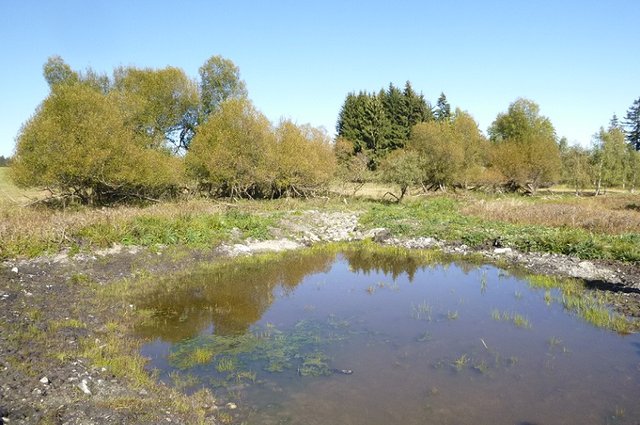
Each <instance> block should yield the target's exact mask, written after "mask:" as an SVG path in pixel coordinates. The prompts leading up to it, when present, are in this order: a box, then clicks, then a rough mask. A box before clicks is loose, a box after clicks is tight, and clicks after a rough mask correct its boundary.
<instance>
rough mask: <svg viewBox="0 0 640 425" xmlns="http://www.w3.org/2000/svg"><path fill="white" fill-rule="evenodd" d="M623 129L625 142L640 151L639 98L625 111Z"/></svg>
mask: <svg viewBox="0 0 640 425" xmlns="http://www.w3.org/2000/svg"><path fill="white" fill-rule="evenodd" d="M624 127H625V134H626V136H627V142H628V143H629V145H631V146H632V147H633V148H634V149H635V150H637V151H640V97H639V98H637V99H636V100H635V101H634V102H633V105H631V107H630V108H629V110H628V111H627V116H626V117H625V120H624Z"/></svg>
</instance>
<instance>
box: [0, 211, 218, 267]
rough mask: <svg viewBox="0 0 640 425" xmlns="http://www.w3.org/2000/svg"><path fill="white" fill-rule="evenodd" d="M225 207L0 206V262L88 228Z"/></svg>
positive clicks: (67, 240) (53, 246) (66, 240)
mask: <svg viewBox="0 0 640 425" xmlns="http://www.w3.org/2000/svg"><path fill="white" fill-rule="evenodd" d="M227 209H228V207H227V206H225V205H224V204H221V203H215V202H211V201H206V200H192V201H182V202H164V203H161V204H155V205H151V206H147V207H133V206H118V207H113V208H101V209H91V208H87V207H83V208H80V209H78V210H72V209H67V210H52V209H48V208H45V207H40V208H36V207H20V206H16V205H6V204H4V205H2V204H0V258H2V257H5V258H6V257H14V256H34V255H38V254H40V253H42V252H51V251H56V250H58V249H59V248H60V247H61V246H62V245H68V244H73V243H74V241H73V240H72V235H75V234H77V233H78V232H80V230H81V229H84V228H86V227H88V226H96V225H98V226H99V225H104V226H107V227H109V228H115V229H117V228H119V227H122V226H126V225H127V224H128V223H130V222H131V221H132V220H134V219H136V218H141V217H149V216H151V217H156V218H160V219H167V220H172V219H179V218H180V217H188V216H193V215H207V214H216V213H220V212H224V211H225V210H227Z"/></svg>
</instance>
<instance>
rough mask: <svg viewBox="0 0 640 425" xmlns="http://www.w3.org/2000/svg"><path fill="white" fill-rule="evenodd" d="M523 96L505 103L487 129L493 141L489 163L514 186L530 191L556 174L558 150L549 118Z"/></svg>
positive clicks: (559, 163)
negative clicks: (505, 105) (505, 107)
mask: <svg viewBox="0 0 640 425" xmlns="http://www.w3.org/2000/svg"><path fill="white" fill-rule="evenodd" d="M539 111H540V108H539V107H538V105H537V104H535V103H534V102H532V101H530V100H527V99H518V100H516V101H515V102H513V103H512V104H511V105H509V110H508V111H507V113H504V114H498V116H497V117H496V120H495V121H494V122H493V124H492V125H491V128H490V129H489V134H490V135H491V138H492V140H493V142H494V145H493V150H492V163H493V164H494V166H495V167H496V168H497V169H498V170H499V171H500V172H501V173H502V174H503V175H504V177H505V179H506V181H507V182H508V183H510V184H511V185H513V186H515V187H523V188H526V189H527V190H529V191H531V192H534V193H535V191H536V190H537V189H538V187H540V185H541V184H543V183H553V182H554V181H555V180H557V179H558V178H559V177H560V170H561V162H560V150H559V148H558V144H557V143H556V140H555V137H556V136H555V130H554V128H553V125H552V124H551V121H550V120H549V119H548V118H546V117H543V116H541V115H539Z"/></svg>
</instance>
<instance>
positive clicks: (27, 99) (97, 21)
mask: <svg viewBox="0 0 640 425" xmlns="http://www.w3.org/2000/svg"><path fill="white" fill-rule="evenodd" d="M639 21H640V1H638V0H609V1H602V0H581V1H578V0H565V1H563V0H554V1H547V0H544V1H542V0H541V1H519V0H504V1H503V0H494V1H475V0H458V1H455V2H450V1H444V0H441V1H438V2H434V1H417V0H416V1H403V0H396V1H394V2H390V1H389V2H382V1H369V2H365V1H352V0H335V1H334V0H325V1H317V2H312V1H301V0H291V1H188V0H181V1H177V0H176V1H159V0H154V1H151V0H149V1H142V0H135V1H134V0H127V1H115V0H109V1H97V0H96V1H90V0H79V1H77V0H59V1H44V0H43V1H34V0H0V46H1V47H0V49H1V50H2V58H3V61H2V66H0V155H8V154H11V153H12V152H13V149H14V139H15V136H16V134H17V133H18V131H19V129H20V126H21V124H22V123H23V122H25V121H26V120H27V119H28V118H29V117H30V116H31V114H32V113H33V112H34V110H35V108H36V107H37V105H38V104H39V103H40V102H41V101H42V100H43V99H44V98H45V97H46V96H47V94H48V87H47V85H46V83H45V81H44V79H43V78H42V65H43V63H44V62H45V61H46V60H47V57H49V56H51V55H60V56H62V57H63V58H64V60H65V61H66V62H67V63H69V64H70V65H71V67H72V68H74V69H79V70H82V69H85V68H86V67H88V66H90V67H92V68H93V69H94V70H96V71H100V72H108V73H111V71H112V69H113V68H114V67H115V66H118V65H135V66H138V67H164V66H167V65H173V66H177V67H181V68H182V69H184V70H185V72H186V73H187V74H188V75H190V76H191V77H193V78H195V77H197V70H198V67H199V66H200V65H201V64H202V63H204V61H205V60H206V59H207V58H209V57H210V56H212V55H218V54H219V55H222V56H224V57H226V58H229V59H231V60H233V61H234V62H235V63H236V64H237V65H238V66H239V67H240V71H241V75H242V78H243V79H244V80H245V81H246V83H247V87H248V89H249V95H250V97H251V98H252V100H253V101H254V103H255V104H256V106H257V107H258V108H259V109H261V110H262V111H263V112H264V113H265V114H266V115H267V116H268V117H269V118H270V119H271V120H272V121H277V120H278V119H279V118H280V117H283V116H284V117H290V118H292V119H294V120H296V121H297V122H299V123H307V122H308V123H311V124H313V125H316V126H324V127H326V128H327V129H328V130H329V131H330V132H331V133H333V132H334V129H335V123H336V117H337V114H338V111H339V109H340V107H341V105H342V102H343V101H344V97H345V95H346V94H347V93H348V92H350V91H358V90H369V91H374V90H375V91H377V90H378V89H380V88H382V87H386V86H387V85H388V84H389V82H393V83H394V84H396V85H399V86H402V85H404V82H405V81H406V80H410V81H411V82H412V84H413V87H414V88H415V89H416V90H417V91H422V92H423V93H424V95H425V96H426V97H427V99H428V100H429V101H431V102H432V103H435V101H436V99H437V97H438V95H439V94H440V92H442V91H443V92H445V94H446V95H447V97H448V99H449V101H450V103H451V104H452V106H453V107H460V108H462V109H464V110H467V111H469V112H470V113H471V114H472V115H473V116H474V117H475V118H476V120H477V121H478V122H479V124H480V127H481V129H482V130H484V131H486V129H487V127H488V126H489V125H490V124H491V122H492V121H493V119H494V118H495V116H496V115H497V114H498V113H499V112H502V111H505V110H506V109H507V107H508V105H509V104H510V103H511V102H513V101H514V100H515V99H516V98H518V97H527V98H529V99H532V100H534V101H535V102H537V103H538V104H539V105H540V107H541V112H542V114H543V115H546V116H548V117H549V118H550V119H551V121H552V122H553V124H554V126H555V128H556V130H557V133H558V135H559V136H566V137H567V138H568V139H569V141H570V142H575V143H581V144H583V145H588V144H589V143H590V140H591V135H592V134H593V133H595V132H596V131H597V130H598V128H599V127H600V126H606V125H607V123H608V121H609V119H610V117H611V116H612V114H613V113H617V114H618V116H620V117H622V116H624V115H625V113H626V110H627V109H628V108H629V106H631V104H632V102H633V100H634V99H637V98H638V97H640V47H639V46H638V41H639V40H640V25H639V24H638V23H639Z"/></svg>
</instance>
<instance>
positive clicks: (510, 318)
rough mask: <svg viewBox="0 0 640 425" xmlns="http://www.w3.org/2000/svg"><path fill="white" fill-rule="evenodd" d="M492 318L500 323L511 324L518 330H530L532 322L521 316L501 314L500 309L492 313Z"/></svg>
mask: <svg viewBox="0 0 640 425" xmlns="http://www.w3.org/2000/svg"><path fill="white" fill-rule="evenodd" d="M491 318H492V319H493V320H496V321H499V322H511V323H513V324H514V325H515V326H516V327H518V328H523V329H530V328H531V322H529V320H528V319H527V318H526V317H524V316H523V315H521V314H518V313H508V312H506V311H505V312H500V310H498V309H494V310H492V311H491Z"/></svg>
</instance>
